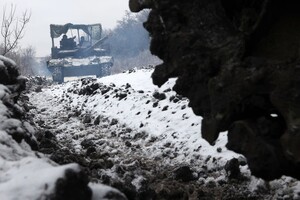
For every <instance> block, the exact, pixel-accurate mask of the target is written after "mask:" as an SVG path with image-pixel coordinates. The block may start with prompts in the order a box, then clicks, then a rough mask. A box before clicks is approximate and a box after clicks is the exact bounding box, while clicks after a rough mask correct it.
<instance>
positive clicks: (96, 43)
mask: <svg viewBox="0 0 300 200" xmlns="http://www.w3.org/2000/svg"><path fill="white" fill-rule="evenodd" d="M107 39H108V35H107V36H105V37H103V38H101V39H100V40H98V41H97V42H95V44H93V45H92V46H90V47H88V48H86V49H85V50H84V51H83V53H87V52H89V51H91V50H92V49H94V48H96V47H97V46H99V45H101V44H102V43H103V42H104V41H105V40H107Z"/></svg>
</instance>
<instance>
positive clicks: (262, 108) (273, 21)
mask: <svg viewBox="0 0 300 200" xmlns="http://www.w3.org/2000/svg"><path fill="white" fill-rule="evenodd" d="M130 8H131V10H132V11H140V10H142V9H144V8H151V9H152V10H151V12H150V14H149V18H148V20H147V22H146V23H145V24H144V26H145V28H146V29H147V30H148V31H149V32H150V35H151V37H152V41H151V47H150V50H151V52H152V53H153V54H155V55H157V56H158V57H159V58H160V59H162V60H163V61H164V62H163V64H161V65H158V66H156V69H155V71H154V73H153V75H152V77H153V82H154V83H155V84H156V85H158V86H161V85H162V84H164V83H165V82H166V81H167V80H168V79H169V78H171V77H178V80H177V82H176V85H175V87H174V90H175V91H176V92H178V94H180V95H183V96H185V97H188V98H189V100H190V106H191V107H192V108H193V111H194V112H195V113H196V114H197V115H201V116H202V117H203V121H202V135H203V137H204V138H205V139H206V140H207V141H208V142H210V143H211V144H213V143H214V142H215V140H216V139H217V137H218V135H219V133H220V132H221V131H226V130H228V135H229V142H228V148H230V149H232V150H234V151H236V152H238V153H242V154H244V155H245V156H246V157H247V159H248V164H249V167H250V169H251V171H252V173H253V174H254V175H255V176H258V177H262V178H264V179H267V180H271V179H275V178H278V177H280V176H281V175H289V176H293V177H296V178H298V179H299V178H300V173H299V172H300V170H299V169H300V166H299V161H300V154H299V152H300V149H299V148H300V139H299V138H300V128H299V127H300V126H299V125H300V124H299V123H300V121H299V116H300V110H299V102H300V101H299V100H300V99H299V97H300V93H299V91H300V88H299V87H300V86H299V77H300V71H299V67H298V66H299V63H300V60H299V54H298V52H299V48H300V44H299V42H298V41H300V40H299V39H300V38H299V35H300V29H298V28H295V27H299V25H300V24H299V22H300V20H299V19H300V14H299V12H298V9H299V8H300V3H299V2H298V1H294V0H289V1H283V0H280V1H276V0H265V1H248V0H243V1H239V0H230V1H226V0H210V1H208V0H191V1H181V0H161V1H153V0H145V1H138V0H131V1H130Z"/></svg>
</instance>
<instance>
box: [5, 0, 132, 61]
mask: <svg viewBox="0 0 300 200" xmlns="http://www.w3.org/2000/svg"><path fill="white" fill-rule="evenodd" d="M128 2H129V0H0V8H1V11H0V13H1V18H2V8H3V7H4V5H6V7H7V8H9V7H10V5H11V3H13V4H14V5H17V12H18V13H22V12H24V11H25V10H28V11H31V20H30V23H29V24H28V26H27V28H26V35H25V37H24V38H23V40H22V42H21V45H22V46H28V45H32V46H33V47H34V48H35V49H36V52H37V56H46V55H50V52H51V38H50V30H49V27H50V26H49V25H50V24H65V23H74V24H75V23H82V24H93V23H101V24H102V27H103V28H104V29H111V28H114V27H115V26H116V23H117V21H118V20H120V19H122V17H123V16H124V14H125V10H129V8H128ZM1 18H0V20H1Z"/></svg>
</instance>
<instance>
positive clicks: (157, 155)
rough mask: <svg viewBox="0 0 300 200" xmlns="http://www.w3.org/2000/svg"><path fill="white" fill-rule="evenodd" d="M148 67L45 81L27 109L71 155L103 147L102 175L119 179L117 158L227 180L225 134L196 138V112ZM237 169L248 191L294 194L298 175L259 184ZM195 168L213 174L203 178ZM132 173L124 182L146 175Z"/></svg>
mask: <svg viewBox="0 0 300 200" xmlns="http://www.w3.org/2000/svg"><path fill="white" fill-rule="evenodd" d="M152 72H153V70H152V69H142V70H133V71H128V72H126V73H122V74H116V75H112V76H108V77H103V78H100V79H92V78H90V79H82V80H79V81H70V82H67V83H64V84H62V85H54V86H50V87H45V88H43V89H42V92H39V93H36V92H32V93H30V94H29V97H30V102H31V103H32V105H33V106H35V107H36V109H33V110H31V114H33V115H34V121H35V123H36V124H39V126H40V127H41V128H45V129H47V130H50V131H51V132H53V133H55V135H56V137H57V139H58V141H60V142H61V144H63V145H65V146H67V147H68V148H69V149H72V151H73V152H74V153H77V154H78V155H79V154H83V153H84V152H87V151H89V147H90V146H92V147H93V148H94V149H93V150H91V151H92V152H97V153H98V154H100V153H101V152H102V153H103V152H105V153H107V152H108V153H109V157H110V158H109V160H110V161H112V162H113V163H114V165H113V167H107V168H106V169H98V171H97V172H96V173H97V174H98V175H99V174H101V177H103V176H104V175H105V176H108V177H111V178H112V177H114V178H116V177H117V176H118V177H119V178H120V175H118V165H116V163H118V164H119V165H120V166H123V167H127V168H130V167H131V166H134V165H143V164H141V163H143V162H145V163H146V162H147V163H149V162H150V163H151V162H152V163H155V164H154V165H156V166H160V169H172V167H173V168H174V169H175V168H178V167H179V166H189V167H190V168H191V169H192V171H193V176H194V178H195V180H196V181H198V182H201V181H202V182H204V184H206V183H209V182H211V181H212V180H213V181H215V182H216V183H217V184H218V183H220V182H222V181H223V182H224V181H225V182H226V181H227V180H228V177H227V175H226V172H225V170H224V165H225V164H226V162H227V161H229V160H230V159H232V158H238V159H240V160H243V158H242V156H241V155H238V154H236V153H234V152H231V151H229V150H227V149H226V147H225V144H226V143H227V136H226V133H222V134H220V136H219V138H218V140H217V142H216V144H215V145H214V146H210V145H209V144H208V143H207V142H206V141H205V140H203V139H202V138H201V132H200V130H201V117H198V116H195V115H194V114H193V112H192V110H191V108H189V107H188V99H186V98H183V97H181V96H178V95H176V93H175V92H174V91H173V90H172V87H173V85H174V83H175V81H176V80H175V79H171V80H169V81H168V82H167V83H166V84H164V85H163V86H162V87H161V88H158V87H156V86H154V85H153V84H152V80H151V74H152ZM85 143H87V145H85ZM87 157H88V156H87ZM90 157H91V156H90ZM89 160H92V158H90V159H89ZM137 162H138V163H139V164H136V163H137ZM204 166H205V167H204ZM240 168H241V171H242V173H243V176H245V177H247V178H248V179H247V180H248V181H245V182H244V183H243V184H244V185H246V187H247V188H248V190H249V191H250V192H256V191H260V190H262V188H267V190H268V191H269V192H265V193H266V195H267V196H268V198H271V199H272V198H275V199H276V198H278V199H280V198H283V199H285V198H290V199H297V198H299V197H298V192H299V191H300V184H299V182H298V181H296V180H294V179H291V178H289V177H282V178H281V179H279V180H275V181H272V182H270V183H266V182H264V181H262V180H260V179H257V178H255V177H252V176H251V175H250V172H249V170H248V168H247V165H245V166H240ZM200 169H205V170H206V171H208V172H211V174H213V176H211V177H202V176H201V175H199V174H201V172H200V171H201V170H200ZM212 172H213V173H212ZM151 173H152V171H151ZM125 174H126V173H125ZM132 176H133V177H132V179H131V184H132V185H134V186H135V187H136V188H137V190H138V189H139V188H140V187H142V186H141V185H142V183H141V182H143V180H145V179H147V178H146V172H137V170H136V171H135V172H134V174H133V175H132ZM99 179H100V182H101V181H102V180H101V178H99Z"/></svg>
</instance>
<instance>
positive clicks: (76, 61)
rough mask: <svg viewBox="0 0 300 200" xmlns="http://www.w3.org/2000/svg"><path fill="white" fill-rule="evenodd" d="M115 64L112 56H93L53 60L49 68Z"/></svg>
mask: <svg viewBox="0 0 300 200" xmlns="http://www.w3.org/2000/svg"><path fill="white" fill-rule="evenodd" d="M111 62H113V60H112V57H111V56H99V57H97V56H91V57H87V58H62V59H51V60H50V61H49V66H64V67H72V66H86V65H98V64H100V63H111Z"/></svg>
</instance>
